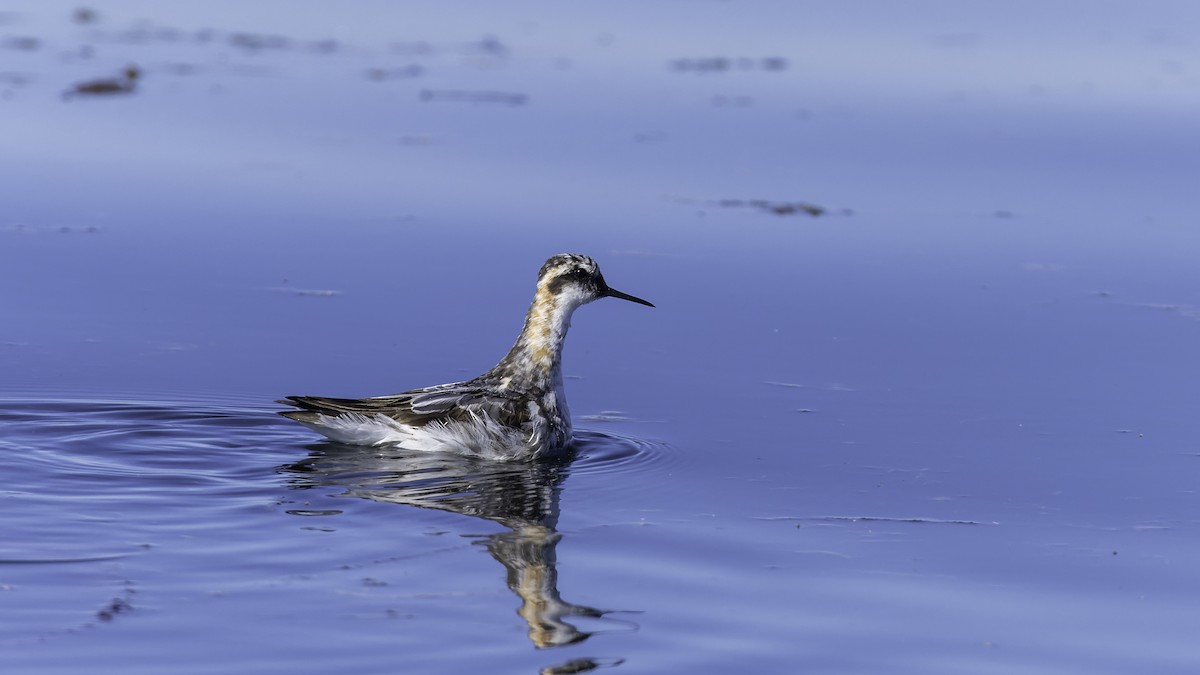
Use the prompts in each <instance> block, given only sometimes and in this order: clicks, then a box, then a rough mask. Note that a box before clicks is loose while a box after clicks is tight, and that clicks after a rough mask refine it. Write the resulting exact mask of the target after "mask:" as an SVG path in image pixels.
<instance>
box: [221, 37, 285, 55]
mask: <svg viewBox="0 0 1200 675" xmlns="http://www.w3.org/2000/svg"><path fill="white" fill-rule="evenodd" d="M229 44H231V45H233V46H235V47H241V48H242V49H248V50H250V51H256V52H257V51H262V50H264V49H287V48H288V47H291V46H292V41H291V40H290V39H289V38H286V37H283V36H282V35H265V34H262V33H233V34H231V35H230V36H229Z"/></svg>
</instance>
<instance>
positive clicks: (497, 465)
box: [284, 443, 608, 672]
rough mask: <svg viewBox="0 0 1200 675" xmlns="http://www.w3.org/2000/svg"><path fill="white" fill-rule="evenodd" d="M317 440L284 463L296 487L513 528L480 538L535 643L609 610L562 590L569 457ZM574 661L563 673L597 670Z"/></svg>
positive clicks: (575, 633) (575, 631)
mask: <svg viewBox="0 0 1200 675" xmlns="http://www.w3.org/2000/svg"><path fill="white" fill-rule="evenodd" d="M311 447H312V448H313V450H314V454H313V455H312V456H310V457H308V458H306V459H304V460H301V461H300V462H297V463H295V464H291V465H288V466H286V467H284V469H285V470H286V471H287V472H288V473H290V474H292V475H293V476H294V479H293V483H294V487H298V488H306V487H318V486H337V487H343V488H345V492H344V493H342V494H343V495H347V496H354V497H361V498H363V499H370V500H373V501H377V502H391V503H395V504H406V505H409V506H416V507H420V508H426V509H438V510H442V511H450V512H452V513H460V514H463V515H468V516H474V517H476V518H483V519H486V520H491V521H494V522H497V523H500V524H501V525H504V526H505V527H506V528H508V530H509V531H506V532H500V533H497V534H492V535H488V536H486V537H483V538H481V539H480V543H482V544H483V545H485V546H486V547H487V550H488V552H489V553H490V554H491V555H492V557H493V558H495V559H496V560H497V561H498V562H499V563H500V564H501V565H504V569H505V570H506V571H507V575H506V577H507V578H506V582H507V584H508V588H509V589H510V590H511V591H512V592H513V593H515V594H516V595H517V597H519V598H520V599H521V607H520V609H519V610H518V611H517V613H518V614H519V615H520V616H521V618H522V619H524V620H525V622H526V623H527V624H528V626H529V639H530V641H532V642H533V644H534V646H536V647H538V648H548V647H559V646H562V645H569V644H575V643H578V642H582V641H584V640H586V639H587V638H588V637H590V636H591V635H592V632H587V631H584V630H581V629H579V628H578V627H576V626H574V625H572V624H571V623H568V622H567V620H566V619H567V618H569V617H593V618H600V617H603V616H604V615H605V614H607V613H608V612H606V611H605V610H600V609H596V608H594V607H587V606H584V605H576V604H574V603H570V602H567V601H565V600H563V599H562V597H561V596H560V595H559V593H558V570H557V566H556V562H557V556H556V553H555V549H556V547H557V545H558V541H559V539H561V538H562V535H560V534H559V533H558V531H557V530H556V529H555V528H556V527H557V525H558V504H559V493H560V492H561V489H562V483H563V481H565V480H566V478H567V476H568V474H569V469H570V462H571V458H570V457H566V458H564V459H561V460H558V461H553V462H545V461H543V462H531V463H517V462H496V461H491V460H480V459H473V458H470V457H461V456H457V455H446V454H438V453H425V452H414V451H409V450H403V449H399V448H383V449H380V448H370V449H368V448H362V447H353V446H343V445H338V444H332V443H325V444H319V445H315V446H311ZM562 665H563V666H567V665H568V664H562ZM571 665H572V666H573V667H572V668H569V669H568V671H564V672H583V670H591V668H584V669H583V670H579V669H578V668H579V667H580V664H578V663H575V662H571ZM597 665H599V664H597ZM549 672H558V671H555V670H550V671H549Z"/></svg>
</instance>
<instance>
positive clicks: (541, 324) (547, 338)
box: [492, 286, 575, 391]
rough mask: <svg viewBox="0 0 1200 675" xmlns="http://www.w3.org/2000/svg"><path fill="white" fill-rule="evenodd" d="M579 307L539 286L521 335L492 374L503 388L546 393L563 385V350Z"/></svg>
mask: <svg viewBox="0 0 1200 675" xmlns="http://www.w3.org/2000/svg"><path fill="white" fill-rule="evenodd" d="M574 311H575V306H574V305H573V304H571V303H568V302H564V301H563V300H562V298H560V297H558V296H556V295H555V294H554V293H551V292H550V290H549V289H548V288H546V287H545V286H539V287H538V290H537V293H536V294H535V295H534V297H533V303H532V304H530V305H529V312H528V313H526V315H525V325H524V326H523V327H522V328H521V334H520V335H519V336H518V337H517V341H516V343H515V344H513V346H512V349H510V350H509V352H508V355H507V356H505V357H504V358H503V359H501V360H500V363H498V364H496V367H495V368H493V369H492V374H493V375H495V376H496V377H497V379H498V380H499V383H500V385H501V387H503V388H506V389H507V388H521V389H525V390H534V389H538V390H542V391H549V390H551V389H555V388H559V387H561V386H562V369H561V362H562V348H563V341H564V340H565V339H566V337H567V329H569V328H570V327H571V315H572V314H573V313H574Z"/></svg>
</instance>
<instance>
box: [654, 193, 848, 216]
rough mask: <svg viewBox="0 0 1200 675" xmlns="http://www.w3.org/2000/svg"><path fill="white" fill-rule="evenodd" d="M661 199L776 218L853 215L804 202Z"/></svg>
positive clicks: (666, 197)
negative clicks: (767, 214)
mask: <svg viewBox="0 0 1200 675" xmlns="http://www.w3.org/2000/svg"><path fill="white" fill-rule="evenodd" d="M663 198H664V199H668V200H670V201H673V202H676V203H678V204H699V205H702V206H715V207H719V208H723V209H736V208H754V209H759V210H760V211H766V212H767V213H771V214H774V215H777V216H792V215H804V216H812V217H813V218H816V217H817V216H824V215H829V214H831V213H836V214H838V215H843V216H851V215H854V211H853V210H852V209H839V210H837V211H830V210H829V209H827V208H825V207H824V206H820V205H818V204H813V203H812V202H806V201H797V202H773V201H769V200H766V199H697V198H695V197H681V196H677V195H663Z"/></svg>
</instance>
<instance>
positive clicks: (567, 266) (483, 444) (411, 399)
mask: <svg viewBox="0 0 1200 675" xmlns="http://www.w3.org/2000/svg"><path fill="white" fill-rule="evenodd" d="M600 298H620V299H622V300H628V301H630V302H636V303H638V304H642V305H646V306H648V307H653V306H654V305H653V304H651V303H649V302H647V301H646V300H643V299H641V298H638V297H634V296H632V295H629V294H628V293H622V292H621V291H618V290H615V289H613V288H610V287H609V286H608V284H607V283H606V282H605V281H604V275H602V274H601V273H600V267H599V266H598V265H597V264H596V261H595V260H592V259H591V258H589V257H587V256H585V255H578V254H573V253H564V254H559V255H556V256H552V257H551V258H550V259H549V260H547V261H546V263H545V264H544V265H542V268H541V270H540V271H539V272H538V280H537V292H536V293H535V294H534V296H533V303H532V304H530V306H529V311H528V313H527V314H526V315H525V325H524V326H523V327H522V328H521V334H520V335H519V336H518V337H517V341H516V343H515V344H513V346H512V349H510V350H509V352H508V355H506V356H505V357H504V358H503V359H501V360H500V362H499V363H497V364H496V366H495V367H493V368H492V369H491V370H489V371H487V372H486V373H484V374H482V375H480V376H479V377H476V378H474V379H471V380H466V381H465V382H451V383H449V384H439V385H436V386H432V387H425V388H423V389H413V390H411V391H405V392H402V393H399V394H393V395H391V396H377V397H373V398H362V399H347V398H325V397H321V396H288V397H287V398H285V399H283V400H281V401H279V403H283V404H285V405H290V406H294V407H295V408H298V410H285V411H282V412H280V413H279V414H281V415H283V416H284V417H287V418H290V419H293V420H295V421H297V422H299V423H301V424H303V425H305V426H307V427H309V428H310V429H313V430H314V431H317V432H320V433H322V434H324V435H325V436H327V437H329V438H330V439H331V440H334V441H337V442H339V443H349V444H353V445H397V446H400V447H403V448H408V449H412V450H426V451H432V452H452V453H457V454H463V455H473V456H478V457H486V458H489V459H536V458H539V457H549V456H554V455H558V454H561V453H562V452H563V450H564V449H565V448H566V447H567V446H568V445H570V443H571V415H570V412H569V411H568V410H567V399H566V395H565V392H564V391H563V378H562V348H563V341H564V339H565V338H566V337H567V329H568V328H570V326H571V315H572V314H574V312H575V310H576V309H578V308H579V307H580V306H582V305H585V304H587V303H589V302H592V301H593V300H599V299H600Z"/></svg>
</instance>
